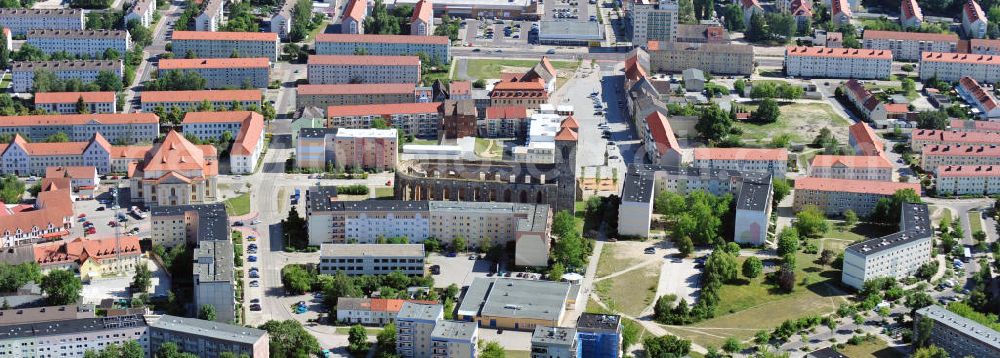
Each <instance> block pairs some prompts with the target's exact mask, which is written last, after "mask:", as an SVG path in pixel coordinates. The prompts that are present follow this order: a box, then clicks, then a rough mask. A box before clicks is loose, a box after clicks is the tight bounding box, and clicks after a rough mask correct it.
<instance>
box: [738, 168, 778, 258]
mask: <svg viewBox="0 0 1000 358" xmlns="http://www.w3.org/2000/svg"><path fill="white" fill-rule="evenodd" d="M770 179H771V177H770V176H767V177H766V178H764V180H759V181H757V180H744V181H743V186H742V188H741V190H740V193H739V196H737V197H736V219H735V228H736V230H735V231H734V232H733V241H735V242H736V243H740V244H750V245H753V246H761V245H766V244H767V232H768V228H769V227H770V225H771V206H772V205H771V202H772V201H773V199H774V191H773V190H772V188H771V180H770Z"/></svg>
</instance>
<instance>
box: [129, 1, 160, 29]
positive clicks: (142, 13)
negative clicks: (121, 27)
mask: <svg viewBox="0 0 1000 358" xmlns="http://www.w3.org/2000/svg"><path fill="white" fill-rule="evenodd" d="M155 13H156V1H155V0H135V1H134V2H132V3H131V6H129V7H128V12H127V13H125V24H126V25H127V24H128V23H129V22H130V21H132V20H136V21H139V25H142V26H143V27H147V28H148V27H149V26H150V25H152V24H153V14H155Z"/></svg>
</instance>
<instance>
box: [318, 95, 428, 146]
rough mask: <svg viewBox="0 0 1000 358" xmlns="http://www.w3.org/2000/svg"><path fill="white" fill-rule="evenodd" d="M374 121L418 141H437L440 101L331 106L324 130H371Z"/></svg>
mask: <svg viewBox="0 0 1000 358" xmlns="http://www.w3.org/2000/svg"><path fill="white" fill-rule="evenodd" d="M376 119H379V120H383V121H385V122H386V124H388V125H390V126H392V127H393V128H396V129H402V130H403V131H404V132H406V134H408V135H412V136H414V137H417V138H437V136H438V131H440V130H441V121H442V114H441V102H430V103H393V104H380V105H374V106H366V105H352V106H330V107H327V110H326V124H327V125H326V126H327V127H335V128H355V129H361V128H371V127H372V122H373V121H375V120H376Z"/></svg>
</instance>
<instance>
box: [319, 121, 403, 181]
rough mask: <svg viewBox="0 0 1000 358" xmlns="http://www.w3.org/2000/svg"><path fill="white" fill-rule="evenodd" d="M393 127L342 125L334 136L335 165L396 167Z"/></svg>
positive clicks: (358, 167) (347, 166)
mask: <svg viewBox="0 0 1000 358" xmlns="http://www.w3.org/2000/svg"><path fill="white" fill-rule="evenodd" d="M397 133H398V132H397V130H396V129H350V128H341V129H339V130H338V131H337V134H336V135H335V136H334V137H333V152H334V154H333V157H334V158H335V159H334V165H336V166H337V167H338V168H340V169H341V170H345V169H346V168H351V169H365V170H379V171H384V170H393V169H396V153H398V152H399V144H398V143H397V142H396V139H397V138H398V135H397Z"/></svg>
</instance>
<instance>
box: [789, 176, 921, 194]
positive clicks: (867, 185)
mask: <svg viewBox="0 0 1000 358" xmlns="http://www.w3.org/2000/svg"><path fill="white" fill-rule="evenodd" d="M903 189H913V191H916V192H917V194H920V183H897V182H891V181H877V180H851V179H831V178H816V177H803V178H798V179H795V190H814V191H827V192H846V193H859V194H877V195H886V196H889V195H892V194H895V193H896V191H898V190H903Z"/></svg>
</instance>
